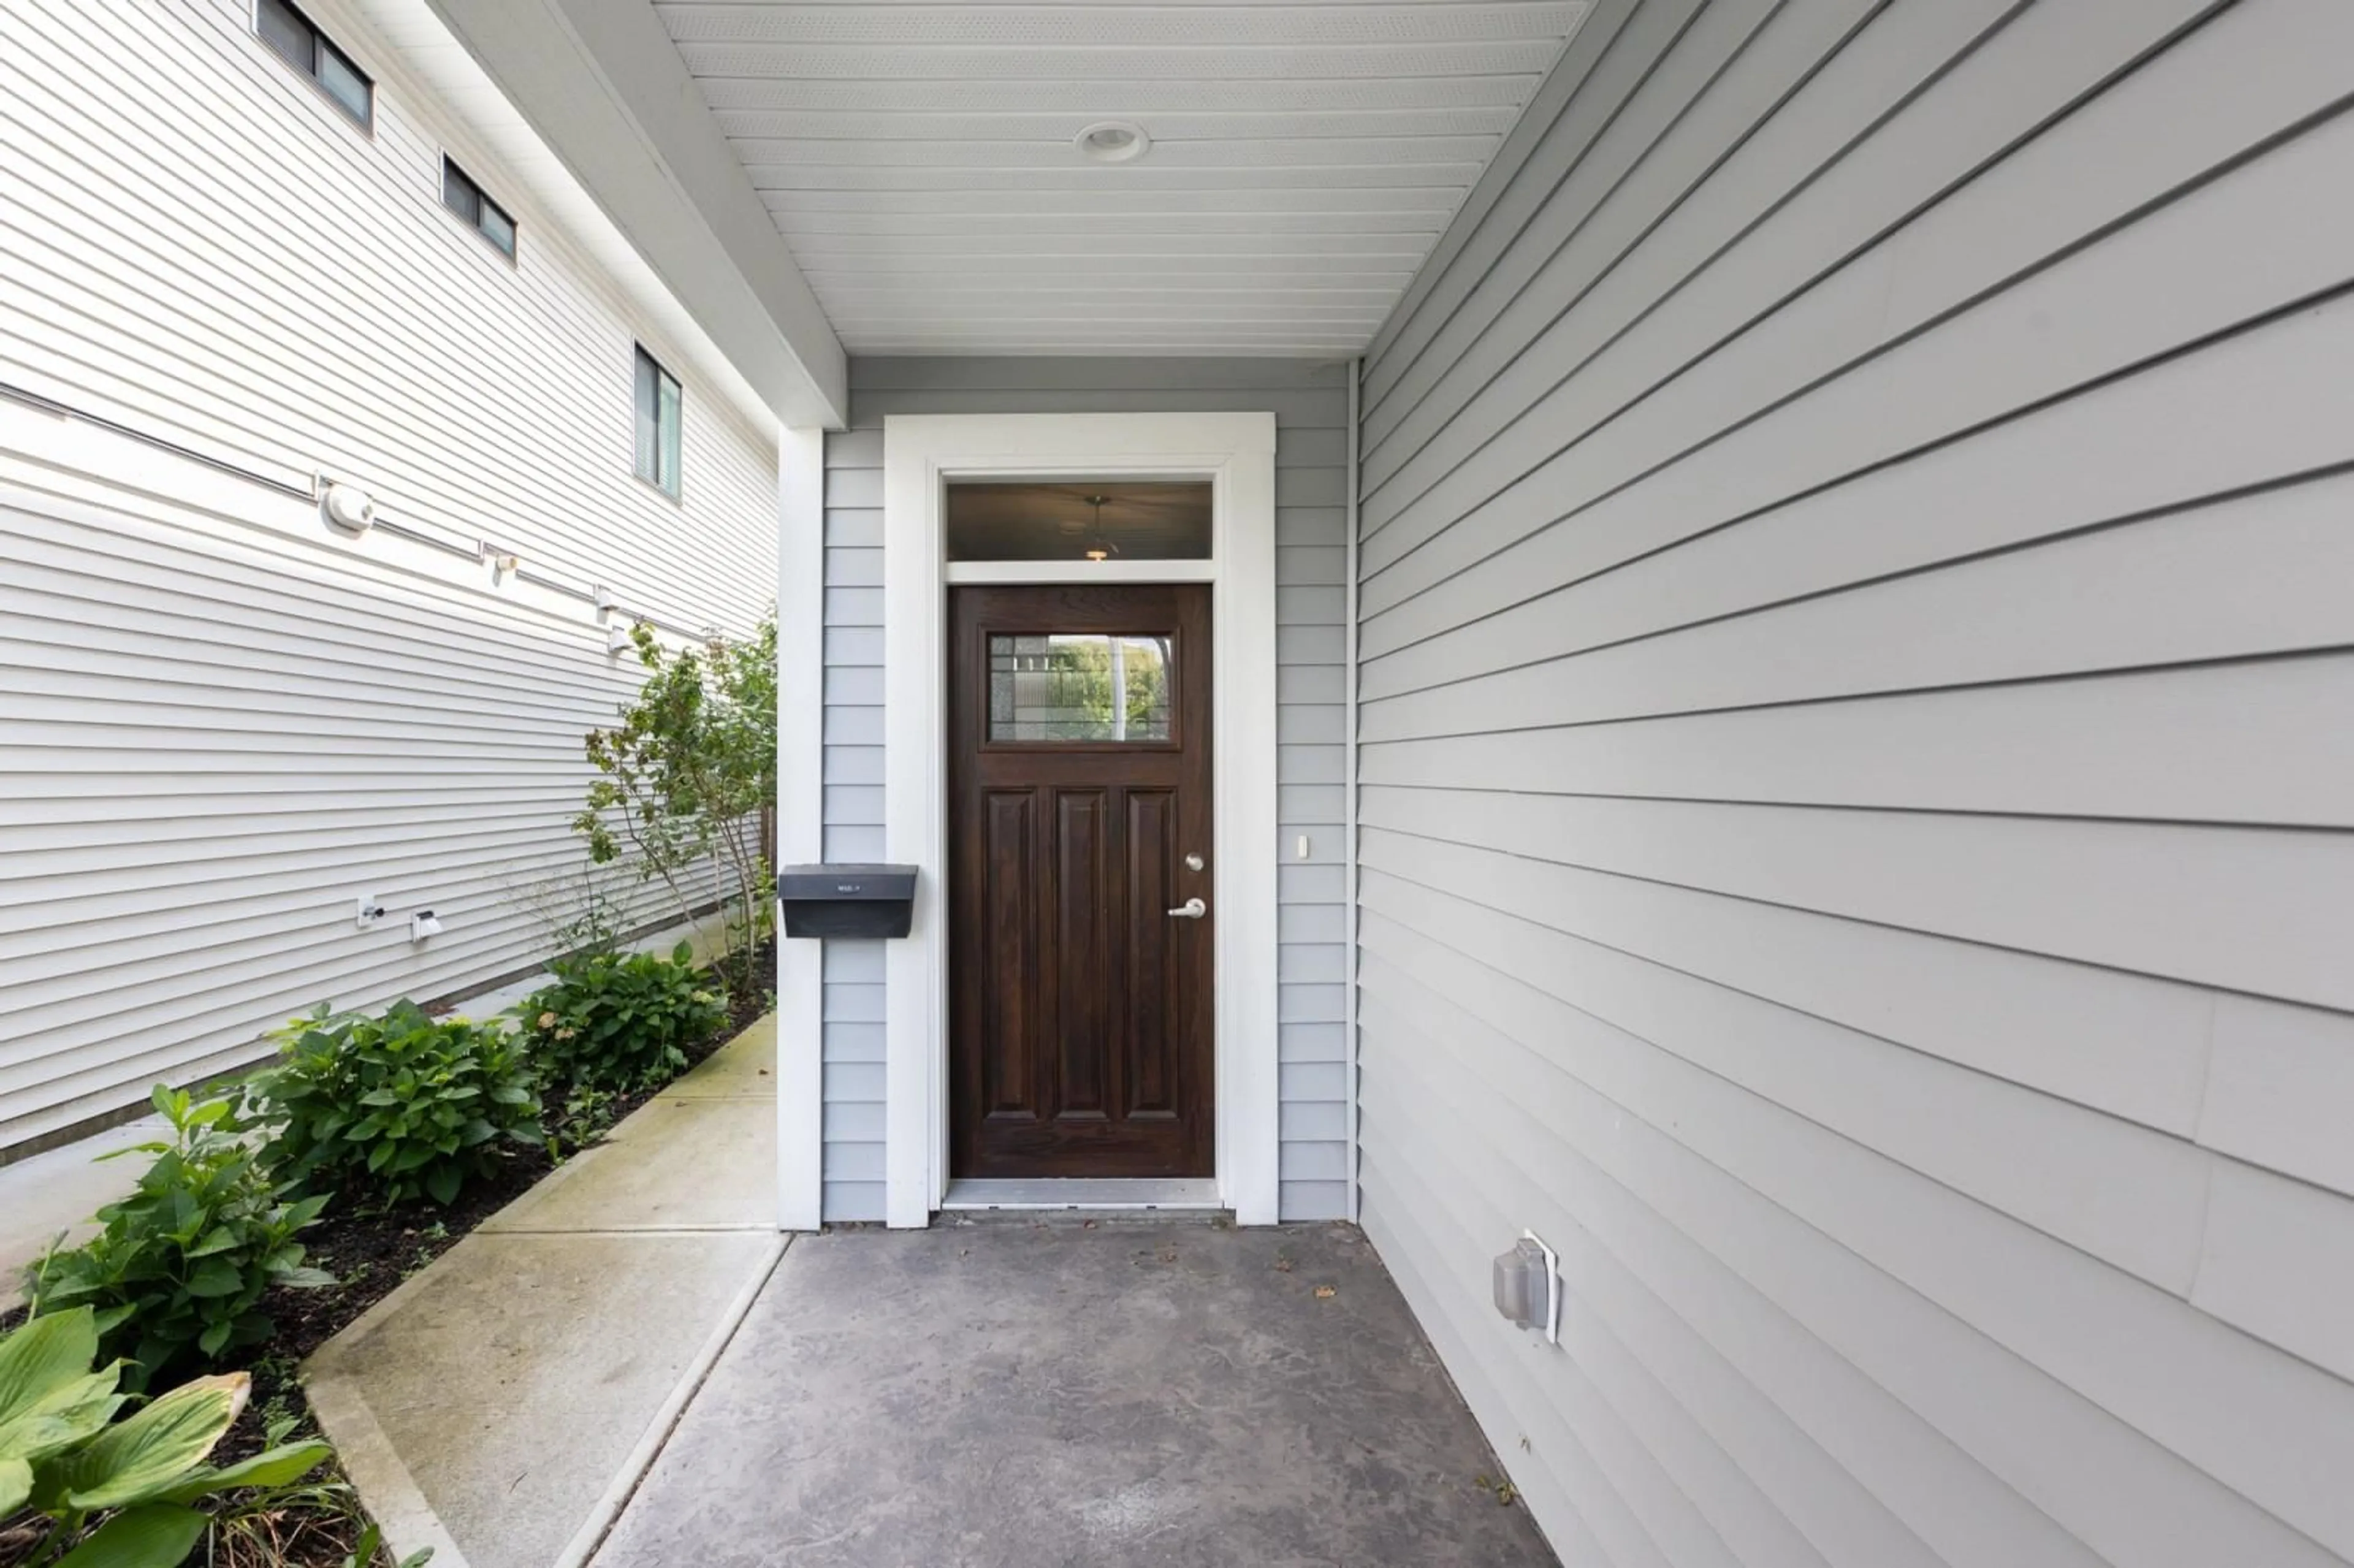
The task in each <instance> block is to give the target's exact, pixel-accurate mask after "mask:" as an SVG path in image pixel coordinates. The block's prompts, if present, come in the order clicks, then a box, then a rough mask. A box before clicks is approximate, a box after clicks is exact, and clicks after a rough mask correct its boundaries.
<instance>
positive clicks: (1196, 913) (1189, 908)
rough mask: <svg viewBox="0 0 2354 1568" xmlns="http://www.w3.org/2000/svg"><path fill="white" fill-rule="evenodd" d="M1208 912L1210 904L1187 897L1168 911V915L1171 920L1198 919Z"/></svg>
mask: <svg viewBox="0 0 2354 1568" xmlns="http://www.w3.org/2000/svg"><path fill="white" fill-rule="evenodd" d="M1209 912H1210V906H1208V905H1206V904H1204V903H1203V902H1202V901H1201V900H1200V899H1198V898H1188V899H1187V900H1185V902H1184V903H1182V904H1180V905H1179V906H1177V907H1176V908H1174V909H1172V910H1171V911H1169V916H1170V918H1171V919H1172V920H1199V919H1200V918H1201V917H1202V916H1204V915H1207V914H1208V913H1209Z"/></svg>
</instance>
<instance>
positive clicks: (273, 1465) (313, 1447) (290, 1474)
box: [162, 1442, 334, 1503]
mask: <svg viewBox="0 0 2354 1568" xmlns="http://www.w3.org/2000/svg"><path fill="white" fill-rule="evenodd" d="M333 1456H334V1449H333V1448H330V1447H329V1446H327V1445H325V1444H324V1443H315V1442H314V1443H293V1444H289V1445H288V1446H285V1447H283V1448H272V1449H270V1451H269V1452H268V1453H266V1454H256V1455H254V1456H253V1457H251V1458H249V1459H241V1460H239V1462H238V1463H236V1464H234V1465H225V1466H221V1467H213V1466H211V1465H207V1466H205V1467H203V1468H201V1469H199V1470H196V1472H194V1473H193V1474H191V1475H190V1476H189V1477H188V1478H187V1479H186V1480H185V1481H183V1482H181V1483H180V1484H179V1485H178V1486H176V1487H174V1488H173V1489H171V1490H170V1491H167V1492H165V1493H164V1495H163V1498H162V1500H163V1501H164V1502H175V1503H192V1502H195V1501H196V1499H198V1498H203V1497H209V1496H210V1495H212V1494H213V1493H214V1492H225V1491H228V1490H230V1489H233V1488H237V1487H283V1486H291V1485H292V1484H293V1483H294V1482H296V1481H299V1480H301V1479H302V1478H303V1477H305V1476H307V1475H309V1474H310V1473H311V1472H312V1471H313V1470H315V1469H317V1468H318V1467H320V1466H322V1465H323V1464H325V1463H326V1462H327V1460H328V1459H329V1458H330V1457H333Z"/></svg>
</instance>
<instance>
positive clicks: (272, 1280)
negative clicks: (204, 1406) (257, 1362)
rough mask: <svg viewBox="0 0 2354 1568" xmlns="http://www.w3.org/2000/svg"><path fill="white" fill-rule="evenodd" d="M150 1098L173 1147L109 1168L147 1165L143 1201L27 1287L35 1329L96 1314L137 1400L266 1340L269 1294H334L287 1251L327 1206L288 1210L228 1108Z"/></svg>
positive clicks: (176, 1096)
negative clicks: (198, 1363)
mask: <svg viewBox="0 0 2354 1568" xmlns="http://www.w3.org/2000/svg"><path fill="white" fill-rule="evenodd" d="M153 1098H154V1105H155V1108H156V1109H157V1110H159V1111H161V1112H162V1113H163V1114H164V1117H165V1118H168V1119H169V1120H170V1122H171V1124H172V1138H171V1140H170V1141H169V1142H155V1143H142V1144H138V1145H135V1146H134V1147H133V1148H130V1149H124V1150H117V1151H116V1152H115V1153H114V1154H110V1155H107V1156H104V1158H106V1159H110V1160H111V1159H115V1158H118V1157H119V1156H121V1155H126V1154H152V1155H154V1157H155V1160H154V1164H152V1165H150V1166H149V1167H148V1168H147V1172H146V1174H145V1175H143V1176H142V1177H140V1178H139V1186H138V1190H137V1191H135V1192H133V1193H132V1194H131V1195H130V1196H129V1197H127V1198H125V1199H123V1200H122V1202H117V1203H109V1204H108V1205H107V1206H106V1207H104V1208H102V1209H101V1210H100V1211H99V1212H98V1220H99V1223H100V1224H101V1225H102V1226H103V1227H104V1228H103V1229H102V1230H101V1231H100V1232H99V1234H97V1235H95V1236H92V1237H91V1238H90V1240H89V1241H88V1242H86V1243H84V1244H83V1245H80V1246H78V1247H73V1248H71V1249H69V1250H64V1251H59V1250H55V1249H53V1250H51V1251H50V1252H49V1253H48V1255H46V1256H44V1257H42V1258H41V1259H40V1261H38V1262H37V1263H36V1264H34V1265H33V1266H31V1267H30V1268H29V1269H27V1271H26V1280H25V1295H26V1298H27V1302H28V1303H29V1304H30V1306H31V1308H32V1310H33V1313H34V1315H35V1316H39V1315H41V1314H43V1313H48V1312H56V1311H60V1310H64V1309H68V1308H77V1307H88V1308H92V1309H93V1314H94V1322H95V1324H96V1331H97V1332H98V1333H99V1335H100V1336H101V1338H103V1339H104V1340H105V1341H106V1344H107V1348H108V1350H109V1352H110V1353H111V1354H117V1355H123V1356H127V1357H128V1358H129V1359H130V1361H131V1362H132V1363H133V1375H132V1378H131V1381H130V1386H132V1387H133V1388H143V1387H145V1386H146V1384H147V1381H148V1379H150V1378H151V1377H153V1376H154V1374H155V1373H156V1372H159V1371H161V1370H162V1369H163V1368H164V1367H165V1366H167V1365H169V1364H170V1363H172V1362H174V1361H180V1360H182V1359H184V1358H194V1359H199V1360H202V1361H214V1360H217V1358H218V1357H219V1356H220V1354H221V1353H222V1352H223V1351H228V1350H231V1349H234V1348H236V1347H238V1346H240V1345H249V1344H253V1343H255V1342H256V1341H258V1340H263V1339H266V1338H268V1337H269V1334H270V1319H269V1317H268V1315H267V1314H265V1313H264V1312H263V1311H262V1310H261V1298H262V1294H263V1292H265V1291H266V1290H268V1289H269V1288H270V1287H271V1286H272V1285H291V1286H321V1285H333V1284H334V1279H333V1278H332V1277H329V1276H327V1275H325V1274H323V1273H321V1272H320V1271H319V1270H317V1269H315V1268H306V1267H304V1266H303V1264H302V1244H301V1243H300V1242H298V1241H296V1240H295V1239H294V1235H295V1233H296V1232H298V1231H300V1230H301V1229H302V1227H303V1226H305V1225H307V1224H310V1223H311V1222H312V1221H313V1220H315V1219H316V1218H318V1216H319V1211H320V1209H321V1208H322V1207H323V1206H324V1204H325V1202H326V1200H325V1199H324V1198H305V1199H302V1201H300V1202H287V1201H286V1197H285V1194H284V1193H283V1192H281V1189H280V1188H279V1187H278V1186H277V1185H276V1184H275V1183H274V1182H273V1181H271V1180H270V1177H269V1176H267V1175H266V1174H264V1173H263V1171H262V1169H261V1167H260V1165H259V1164H258V1163H257V1161H256V1160H255V1157H254V1153H253V1150H252V1149H251V1148H250V1147H249V1144H248V1142H247V1141H246V1140H245V1139H242V1138H241V1137H240V1136H239V1134H240V1133H241V1132H243V1131H244V1130H245V1129H244V1128H241V1127H240V1126H239V1124H238V1122H237V1120H236V1118H235V1116H234V1113H233V1109H232V1107H231V1104H230V1102H229V1101H228V1100H226V1099H217V1100H208V1101H206V1102H205V1103H203V1104H201V1105H197V1104H192V1103H191V1102H190V1100H189V1097H188V1095H187V1093H186V1090H173V1089H168V1088H165V1087H164V1086H161V1085H158V1086H156V1089H155V1092H154V1097H153ZM5 1392H6V1391H5V1388H0V1397H5ZM0 1512H5V1510H0Z"/></svg>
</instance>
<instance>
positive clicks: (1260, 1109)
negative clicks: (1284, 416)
mask: <svg viewBox="0 0 2354 1568" xmlns="http://www.w3.org/2000/svg"><path fill="white" fill-rule="evenodd" d="M883 429H884V434H883V626H884V632H883V664H884V669H883V702H884V744H885V758H884V773H883V780H884V805H883V821H884V838H885V846H886V848H885V853H887V854H888V856H889V857H890V858H891V859H892V860H893V861H896V862H904V863H911V864H913V865H915V866H917V868H918V875H917V885H916V913H915V925H914V928H913V930H912V931H911V933H910V934H909V935H908V936H907V938H904V939H902V940H899V941H895V942H892V943H889V944H888V945H887V948H888V952H887V958H886V960H885V975H884V979H885V998H886V1002H885V1005H886V1013H887V1022H886V1023H885V1028H884V1083H885V1097H886V1104H885V1124H884V1125H885V1208H884V1213H885V1218H886V1219H887V1220H888V1222H889V1223H890V1224H892V1225H894V1226H899V1227H910V1226H914V1227H920V1226H923V1225H926V1224H930V1223H931V1216H932V1213H933V1212H934V1211H935V1210H937V1209H938V1207H939V1204H940V1201H941V1199H942V1197H943V1196H944V1195H945V1194H946V1192H947V1190H948V1092H947V1090H948V1072H947V1065H948V1033H947V1020H948V944H947V929H946V927H947V921H946V917H945V916H946V909H947V903H946V894H947V855H946V847H947V842H948V838H947V823H948V817H947V811H948V789H947V771H946V770H947V760H948V759H947V727H948V709H947V691H946V684H947V681H946V668H945V664H946V659H947V653H946V649H945V642H946V637H945V625H944V622H945V618H946V615H947V610H948V581H949V571H948V568H947V566H946V562H945V551H944V549H943V547H942V534H941V506H942V502H943V499H944V492H945V486H946V483H947V482H948V480H949V478H951V477H965V476H970V477H976V478H978V477H988V478H991V479H1041V480H1054V479H1066V480H1067V479H1080V478H1089V479H1118V478H1174V477H1185V478H1197V479H1208V480H1209V481H1210V482H1211V485H1212V492H1211V493H1212V506H1213V517H1214V521H1213V530H1212V563H1211V564H1212V568H1213V570H1212V574H1211V577H1210V581H1211V636H1212V662H1213V673H1212V692H1213V695H1212V719H1211V736H1212V738H1211V746H1212V764H1213V770H1214V812H1215V817H1216V827H1215V831H1214V847H1213V849H1212V851H1211V853H1212V854H1213V856H1214V862H1213V863H1214V864H1215V865H1216V866H1217V868H1218V882H1217V886H1218V919H1217V936H1216V938H1215V941H1216V956H1215V965H1216V985H1217V1009H1216V1025H1217V1027H1216V1036H1217V1043H1216V1050H1215V1067H1214V1075H1215V1083H1216V1089H1215V1094H1216V1141H1217V1182H1218V1193H1219V1196H1220V1198H1221V1199H1222V1200H1223V1201H1224V1202H1225V1205H1226V1206H1227V1207H1228V1208H1230V1209H1232V1210H1233V1211H1234V1213H1235V1219H1236V1220H1237V1221H1239V1222H1240V1223H1241V1224H1274V1223H1275V1219H1276V1211H1277V1164H1276V1161H1277V1150H1278V1125H1277V1120H1278V1117H1277V1112H1278V1073H1277V1055H1276V1052H1277V1030H1276V1020H1277V1004H1276V940H1277V932H1276V853H1277V847H1278V831H1277V827H1276V736H1275V720H1276V712H1275V709H1276V703H1275V670H1276V665H1275V653H1276V649H1275V641H1276V638H1275V416H1274V415H1273V414H1271V413H1246V414H970V415H969V414H894V415H890V416H887V417H886V418H885V419H884V422H883ZM1113 564H1115V565H1117V566H1119V567H1120V569H1119V571H1117V572H1115V573H1111V574H1107V575H1108V576H1111V577H1117V578H1119V580H1122V581H1129V582H1135V581H1150V580H1160V581H1170V580H1191V581H1199V580H1201V565H1200V563H1198V562H1183V563H1179V562H1172V563H1170V564H1169V567H1168V568H1167V569H1166V570H1165V571H1164V572H1163V574H1162V575H1161V576H1160V577H1153V576H1152V575H1150V574H1151V573H1152V571H1153V568H1152V567H1151V565H1150V563H1146V562H1126V563H1113ZM958 575H959V576H963V575H964V574H962V573H960V574H958ZM1057 577H1059V578H1060V580H1066V581H1067V580H1069V579H1068V577H1067V576H1065V575H1063V574H1059V573H1055V572H1054V571H1053V570H1052V569H1051V568H1046V569H1044V570H1042V571H1041V572H1040V573H1039V574H1038V575H1037V576H1035V577H1025V578H1023V580H1025V581H1034V580H1041V579H1042V578H1043V579H1044V580H1056V578H1057Z"/></svg>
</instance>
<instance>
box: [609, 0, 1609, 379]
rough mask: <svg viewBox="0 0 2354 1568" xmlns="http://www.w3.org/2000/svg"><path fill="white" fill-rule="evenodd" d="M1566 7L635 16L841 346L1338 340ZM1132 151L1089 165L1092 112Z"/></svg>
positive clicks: (1099, 349)
mask: <svg viewBox="0 0 2354 1568" xmlns="http://www.w3.org/2000/svg"><path fill="white" fill-rule="evenodd" d="M1591 5H1592V0H1321V3H1320V0H1308V3H1292V0H1270V3H1267V4H1223V5H1218V4H1204V3H1200V0H1173V3H1161V4H1124V3H1119V0H1111V3H1106V0H1097V3H1094V4H1046V5H1037V4H1017V3H1000V0H984V3H974V0H967V3H964V4H955V5H942V4H921V3H907V0H864V3H852V4H834V5H803V4H797V3H789V0H657V3H656V5H655V10H656V12H657V13H658V15H659V16H660V17H661V20H662V23H663V27H664V28H665V29H666V30H667V31H668V33H669V35H670V37H671V38H672V39H673V42H674V43H675V44H676V45H677V48H678V53H679V56H680V58H682V59H683V60H684V63H685V67H686V69H687V70H688V72H689V73H691V75H692V76H693V78H694V79H695V83H696V85H697V86H698V87H699V88H700V90H701V91H702V94H703V97H704V99H705V101H706V102H707V103H708V104H709V106H710V110H711V112H712V114H713V117H714V119H715V120H716V122H717V125H718V127H719V130H720V131H721V132H723V133H724V134H725V135H726V138H727V141H728V143H729V145H730V146H732V148H733V149H734V151H735V153H736V155H737V158H738V159H739V160H740V161H741V163H742V164H743V167H744V170H745V173H746V174H747V175H748V176H749V177H750V180H751V183H752V185H753V186H754V187H755V188H756V189H757V190H758V194H759V196H760V198H761V199H762V200H763V201H764V202H765V203H766V204H767V206H768V207H769V211H770V213H771V214H772V215H773V217H774V218H775V221H776V225H777V228H778V230H779V232H780V233H781V234H782V235H783V237H784V238H785V241H786V243H787V245H788V246H789V248H790V251H791V253H792V256H793V258H794V260H795V261H796V262H797V263H798V264H799V266H800V268H801V271H802V273H803V275H804V276H805V277H806V279H807V281H808V283H809V286H810V287H811V290H813V291H814V292H815V294H816V296H817V299H818V301H819V302H820V303H821V304H822V307H823V308H824V310H825V312H826V313H827V315H828V316H829V317H830V318H831V319H832V323H833V327H834V330H835V333H836V334H838V335H839V337H840V339H841V341H842V343H843V346H844V347H845V348H847V349H848V350H849V351H850V352H852V353H855V354H1002V353H1039V354H1088V353H1103V354H1140V353H1141V354H1153V353H1169V354H1261V355H1303V356H1321V355H1333V356H1340V355H1350V354H1354V353H1356V352H1358V351H1360V350H1362V349H1363V347H1364V346H1365V345H1366V344H1367V343H1368V342H1369V341H1370V340H1371V338H1372V337H1373V334H1374V331H1375V330H1376V329H1377V328H1378V327H1379V326H1380V324H1381V323H1382V321H1383V319H1384V316H1385V315H1386V314H1387V313H1388V312H1389V311H1390V309H1391V307H1392V306H1393V305H1394V304H1395V303H1396V302H1397V300H1398V298H1399V296H1400V294H1401V293H1403V292H1404V291H1405V288H1406V286H1407V285H1408V283H1409V282H1410V281H1411V280H1412V278H1413V276H1414V273H1415V270H1416V267H1417V266H1419V265H1420V263H1421V261H1422V260H1423V258H1424V257H1425V256H1426V255H1427V254H1428V252H1429V251H1430V249H1431V248H1432V246H1433V245H1434V244H1436V243H1437V239H1438V238H1439V236H1440V234H1441V232H1442V231H1443V230H1444V229H1445V228H1446V227H1447V220H1448V219H1449V217H1451V216H1452V215H1453V213H1454V212H1455V210H1456V208H1457V207H1458V206H1460V205H1461V203H1462V202H1463V200H1464V198H1465V196H1467V195H1468V194H1469V192H1470V190H1471V187H1472V185H1474V183H1475V182H1476V181H1477V180H1478V179H1479V175H1480V173H1481V171H1482V170H1483V169H1484V168H1485V167H1486V165H1487V164H1488V161H1489V160H1490V158H1491V157H1492V156H1493V155H1494V154H1495V153H1496V151H1497V148H1498V147H1499V146H1500V143H1502V141H1503V139H1504V136H1505V134H1506V132H1509V131H1510V130H1511V126H1512V124H1513V122H1515V121H1516V120H1517V119H1518V118H1519V116H1520V114H1521V112H1522V110H1523V108H1525V107H1526V105H1527V104H1528V102H1529V101H1530V99H1531V97H1532V95H1533V94H1534V93H1535V91H1536V90H1537V88H1538V86H1539V84H1540V83H1541V82H1542V81H1543V78H1544V75H1545V73H1546V72H1547V71H1548V70H1549V69H1552V67H1553V63H1554V61H1555V60H1556V59H1557V58H1559V57H1560V55H1561V52H1562V50H1563V48H1564V46H1565V45H1566V43H1567V42H1568V40H1569V38H1570V37H1572V36H1573V35H1574V34H1575V31H1576V29H1577V27H1578V26H1579V24H1580V23H1581V22H1582V21H1583V20H1584V19H1585V16H1586V14H1587V12H1588V11H1589V10H1590V9H1591ZM1106 120H1117V121H1126V122H1134V123H1135V124H1137V125H1140V126H1141V127H1142V128H1143V129H1144V131H1145V132H1147V134H1148V135H1149V136H1150V148H1149V150H1148V151H1147V152H1146V153H1145V154H1143V155H1142V156H1140V157H1137V158H1134V159H1132V160H1130V161H1128V162H1123V163H1117V164H1103V163H1097V162H1095V161H1092V160H1090V159H1089V158H1088V157H1087V155H1085V154H1082V153H1081V152H1080V151H1079V150H1078V148H1077V147H1076V145H1075V143H1074V138H1075V137H1076V136H1077V135H1078V133H1079V132H1081V131H1082V130H1084V129H1086V128H1087V127H1088V126H1089V125H1091V124H1093V123H1096V122H1101V121H1106Z"/></svg>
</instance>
